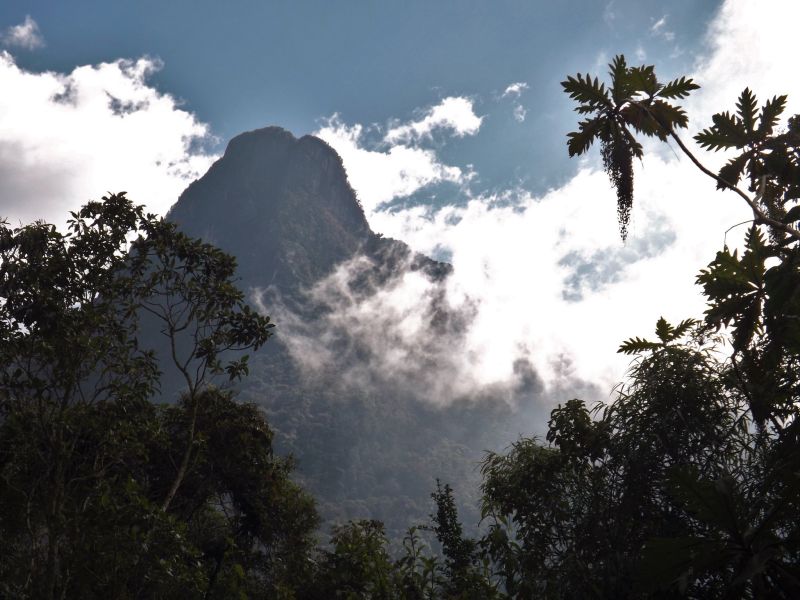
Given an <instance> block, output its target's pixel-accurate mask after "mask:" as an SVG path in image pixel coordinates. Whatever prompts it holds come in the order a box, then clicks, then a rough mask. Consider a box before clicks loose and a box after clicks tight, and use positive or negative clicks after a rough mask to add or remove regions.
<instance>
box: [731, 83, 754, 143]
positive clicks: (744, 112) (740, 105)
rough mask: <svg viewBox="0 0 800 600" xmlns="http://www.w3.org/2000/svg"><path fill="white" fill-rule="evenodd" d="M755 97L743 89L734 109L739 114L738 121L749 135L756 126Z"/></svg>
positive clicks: (747, 89) (748, 90)
mask: <svg viewBox="0 0 800 600" xmlns="http://www.w3.org/2000/svg"><path fill="white" fill-rule="evenodd" d="M756 106H757V102H756V97H755V96H754V95H753V92H751V91H750V88H744V91H742V93H741V95H740V96H739V100H738V101H737V102H736V108H737V110H738V113H739V119H740V120H741V121H742V125H744V128H745V131H746V132H747V133H748V134H750V133H752V132H753V129H754V128H755V124H756V112H757V111H756Z"/></svg>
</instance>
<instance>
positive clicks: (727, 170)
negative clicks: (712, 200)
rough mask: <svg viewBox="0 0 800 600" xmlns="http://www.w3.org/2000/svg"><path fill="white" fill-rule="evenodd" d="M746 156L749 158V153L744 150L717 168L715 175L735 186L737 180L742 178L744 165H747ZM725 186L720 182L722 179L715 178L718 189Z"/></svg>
mask: <svg viewBox="0 0 800 600" xmlns="http://www.w3.org/2000/svg"><path fill="white" fill-rule="evenodd" d="M748 158H750V154H749V153H748V152H744V153H742V154H740V155H739V156H737V157H736V158H732V159H730V160H729V161H728V162H727V163H725V165H724V166H723V167H722V168H721V169H720V170H719V173H717V175H719V178H720V179H722V180H723V181H726V182H727V183H729V184H730V185H731V186H736V185H737V184H738V183H739V180H740V179H741V178H742V172H743V171H744V168H745V165H747V160H748ZM726 187H727V186H726V185H725V184H724V183H722V181H719V180H717V189H718V190H722V189H725V188H726Z"/></svg>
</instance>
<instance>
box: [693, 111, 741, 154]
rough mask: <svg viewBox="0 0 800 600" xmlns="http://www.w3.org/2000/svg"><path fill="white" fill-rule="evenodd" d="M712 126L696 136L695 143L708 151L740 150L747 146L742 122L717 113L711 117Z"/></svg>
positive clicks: (726, 114) (725, 114)
mask: <svg viewBox="0 0 800 600" xmlns="http://www.w3.org/2000/svg"><path fill="white" fill-rule="evenodd" d="M712 120H713V121H714V125H713V126H712V127H710V128H709V129H704V130H703V131H701V132H700V133H698V134H697V135H696V136H694V139H695V141H697V143H698V144H700V146H701V147H702V148H706V149H708V150H722V149H724V148H742V147H744V146H745V145H746V144H747V132H746V131H745V130H744V126H743V125H742V122H741V121H740V120H739V119H738V118H737V117H735V116H731V115H730V114H729V113H727V112H722V113H717V114H715V115H714V116H713V117H712Z"/></svg>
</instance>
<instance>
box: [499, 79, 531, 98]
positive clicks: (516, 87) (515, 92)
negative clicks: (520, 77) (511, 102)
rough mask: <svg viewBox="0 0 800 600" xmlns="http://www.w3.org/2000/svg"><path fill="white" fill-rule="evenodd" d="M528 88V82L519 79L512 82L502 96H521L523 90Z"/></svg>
mask: <svg viewBox="0 0 800 600" xmlns="http://www.w3.org/2000/svg"><path fill="white" fill-rule="evenodd" d="M527 89H528V84H527V83H525V82H524V81H517V82H515V83H512V84H510V85H509V86H508V87H507V88H506V89H505V91H504V92H503V94H502V96H501V98H507V97H508V96H511V97H512V98H519V97H520V96H521V95H522V92H524V91H525V90H527Z"/></svg>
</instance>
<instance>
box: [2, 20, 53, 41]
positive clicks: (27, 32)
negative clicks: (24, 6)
mask: <svg viewBox="0 0 800 600" xmlns="http://www.w3.org/2000/svg"><path fill="white" fill-rule="evenodd" d="M0 41H2V42H3V44H4V45H5V46H7V47H14V48H23V49H25V50H36V49H37V48H42V47H43V46H44V45H45V44H44V38H43V37H42V34H41V32H40V31H39V25H38V24H37V23H36V21H34V20H33V18H32V17H31V16H30V15H26V16H25V20H24V21H23V22H22V23H20V24H19V25H13V26H11V27H9V28H7V29H6V30H5V31H4V32H3V33H2V34H0Z"/></svg>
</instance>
